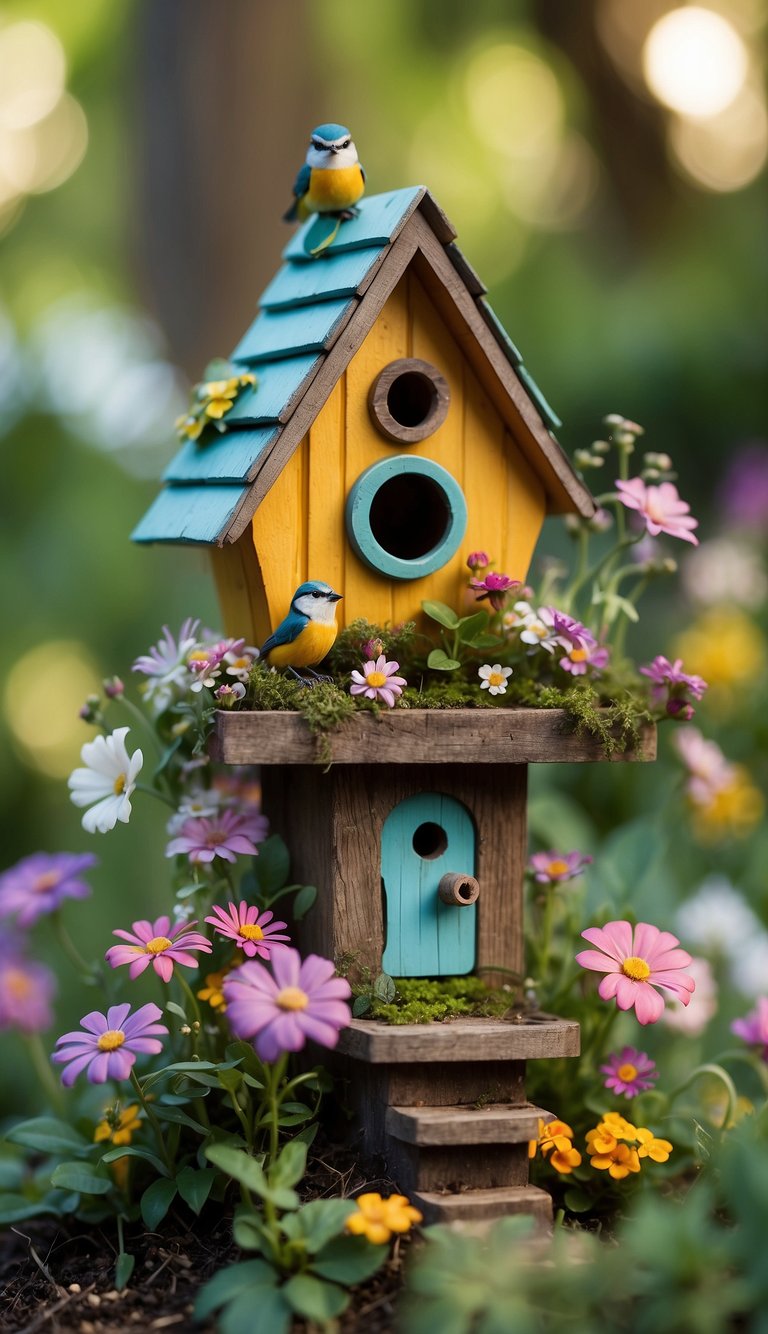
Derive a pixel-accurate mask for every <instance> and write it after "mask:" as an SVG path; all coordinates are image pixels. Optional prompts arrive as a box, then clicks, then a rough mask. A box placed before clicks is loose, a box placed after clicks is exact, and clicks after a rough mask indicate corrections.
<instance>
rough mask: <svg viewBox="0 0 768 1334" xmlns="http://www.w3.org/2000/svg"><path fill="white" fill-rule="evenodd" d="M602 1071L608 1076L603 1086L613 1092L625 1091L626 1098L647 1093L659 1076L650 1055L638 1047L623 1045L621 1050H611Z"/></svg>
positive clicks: (601, 1068)
mask: <svg viewBox="0 0 768 1334" xmlns="http://www.w3.org/2000/svg"><path fill="white" fill-rule="evenodd" d="M600 1072H601V1074H604V1075H607V1076H608V1078H607V1079H606V1080H604V1083H603V1087H604V1088H607V1089H610V1090H611V1092H613V1093H623V1094H624V1097H625V1098H636V1097H637V1095H638V1093H645V1091H646V1090H647V1089H650V1088H653V1081H654V1079H658V1077H659V1072H658V1070H657V1069H656V1065H655V1063H654V1062H653V1061H652V1060H651V1058H650V1056H646V1054H645V1052H644V1051H638V1050H637V1048H636V1047H622V1049H621V1051H614V1052H611V1055H610V1056H609V1057H608V1063H607V1065H601V1066H600Z"/></svg>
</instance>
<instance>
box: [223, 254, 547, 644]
mask: <svg viewBox="0 0 768 1334" xmlns="http://www.w3.org/2000/svg"><path fill="white" fill-rule="evenodd" d="M398 357H421V358H423V359H424V360H425V361H429V362H432V363H433V364H434V365H435V366H436V367H437V368H438V370H440V371H441V372H442V374H443V375H444V376H445V378H446V379H447V381H448V384H449V385H450V390H451V405H450V408H449V410H448V416H447V418H446V420H445V422H444V423H443V425H442V426H440V427H439V428H438V430H437V431H436V432H435V433H434V434H433V435H432V436H430V437H429V438H428V439H427V440H424V441H421V442H420V443H419V444H415V445H408V446H404V445H400V444H390V443H388V442H387V441H386V440H385V439H384V437H383V436H382V435H380V434H379V432H378V431H377V430H376V428H375V427H374V425H373V422H372V421H371V418H370V416H369V413H368V391H369V389H370V386H371V383H372V381H373V380H374V378H375V376H376V375H377V374H378V372H379V371H381V370H382V369H383V367H384V366H386V365H388V363H389V362H390V361H394V360H396V359H397V358H398ZM393 451H394V452H395V453H414V454H417V455H420V456H421V457H424V458H429V459H432V460H434V461H435V462H436V463H439V464H441V465H442V466H443V467H444V468H447V469H448V470H449V472H450V473H451V474H452V475H453V476H454V477H455V478H456V480H457V481H458V482H459V484H460V486H461V487H462V490H463V491H464V494H465V496H466V500H467V507H468V510H469V521H468V526H467V533H466V537H465V540H464V542H463V543H462V546H461V548H460V550H459V551H458V552H457V553H456V555H455V556H454V557H453V558H452V560H451V561H450V562H449V563H448V564H447V565H446V566H444V567H443V569H441V570H438V571H437V572H436V573H435V574H433V575H429V576H427V577H425V578H422V579H418V580H414V581H413V582H400V581H396V580H390V579H387V578H385V577H383V576H381V575H379V574H377V573H376V572H375V571H374V570H371V569H369V568H368V566H366V565H365V564H364V563H363V562H362V561H361V560H359V559H358V557H357V556H356V555H355V553H354V552H353V551H352V549H351V547H350V545H349V542H348V540H347V536H346V532H345V529H344V504H345V501H346V497H347V494H348V492H349V489H350V487H351V486H352V484H353V483H354V482H355V481H356V480H357V478H358V477H359V476H360V474H361V473H362V472H363V471H364V469H366V468H367V467H369V466H370V464H372V463H375V462H377V461H378V460H379V459H383V458H387V457H391V456H392V453H393ZM544 514H545V498H544V492H543V488H542V486H541V483H540V482H539V481H538V479H537V478H536V477H535V475H534V473H533V471H532V469H531V467H530V465H529V464H528V463H527V462H526V460H525V459H524V457H523V455H522V454H521V452H520V450H519V449H518V447H517V445H516V444H515V442H514V439H513V438H512V436H511V435H510V433H509V431H508V430H507V429H506V428H505V425H504V423H503V421H502V419H501V417H500V415H499V413H498V412H497V410H496V408H495V407H494V406H493V405H492V404H491V402H490V399H489V398H488V396H487V394H486V393H485V391H484V390H483V389H482V388H481V386H480V383H479V381H478V379H477V377H476V376H475V374H474V373H473V371H472V369H471V368H470V366H469V365H468V363H467V362H466V359H465V358H464V356H463V354H462V353H461V351H460V349H459V346H458V343H457V342H456V341H455V339H454V337H453V335H452V334H451V333H449V331H448V330H447V328H446V327H445V324H444V322H443V320H442V319H441V317H440V315H439V314H438V312H437V310H436V308H435V306H434V304H433V302H432V300H431V298H430V296H429V293H428V291H427V290H426V288H425V287H424V285H423V284H422V283H421V282H420V281H419V279H418V278H417V277H416V276H415V275H414V274H413V272H409V273H407V274H405V275H404V276H403V278H402V279H401V281H400V283H399V284H398V286H397V288H396V289H395V291H394V292H393V293H392V295H391V297H390V298H389V300H388V301H387V303H386V305H385V306H384V309H383V310H382V312H381V315H380V316H379V318H378V320H377V321H376V323H375V325H374V327H373V328H372V330H371V331H370V333H369V334H368V336H367V338H366V339H365V342H364V343H363V345H362V347H361V348H360V349H359V351H358V352H357V353H356V355H355V356H354V357H353V358H352V360H351V361H350V363H349V366H348V368H347V371H346V373H345V374H344V375H343V376H342V377H341V379H340V380H339V382H338V384H337V385H336V387H335V388H334V390H333V392H332V393H331V395H330V397H329V399H328V401H327V402H326V404H325V406H324V407H323V409H322V411H321V412H320V413H319V414H318V417H317V419H316V421H315V423H314V425H313V426H312V427H311V429H310V431H309V434H308V436H307V437H306V438H305V439H304V440H303V441H302V444H301V446H300V447H299V449H298V450H297V451H296V453H295V454H294V455H293V457H292V458H291V460H290V461H289V463H288V464H287V466H286V467H285V469H284V470H283V472H282V473H281V475H280V477H279V478H278V480H277V481H276V482H275V484H274V486H273V487H272V488H271V490H270V491H269V493H268V494H267V496H266V497H265V499H264V501H263V502H262V504H261V506H260V507H259V509H258V510H257V511H256V514H255V515H254V518H253V522H252V528H251V532H250V533H247V534H246V535H245V536H244V537H243V538H241V540H240V542H239V543H238V544H237V545H238V546H241V547H242V550H243V556H242V561H241V568H242V569H243V570H245V572H246V578H247V580H248V582H249V583H253V582H254V581H255V583H256V585H259V584H260V583H261V579H263V587H264V590H265V591H264V595H263V596H261V595H259V590H258V588H256V589H251V591H250V593H249V605H250V607H251V612H252V615H253V616H254V618H255V620H254V622H252V623H251V624H249V625H248V626H246V625H245V624H244V623H243V621H242V620H239V621H238V623H237V624H235V623H234V622H232V621H230V620H229V619H228V620H227V625H226V628H227V631H228V632H229V633H234V632H237V633H239V634H250V635H252V636H253V637H254V638H255V640H256V642H257V643H260V642H262V641H263V640H264V638H266V636H267V634H268V633H269V631H270V629H271V628H272V627H273V626H274V625H276V624H277V623H278V621H279V620H281V618H282V617H283V616H284V615H285V613H286V611H287V610H288V606H289V603H290V599H291V595H292V593H293V590H294V589H295V588H296V586H297V585H298V584H300V583H301V582H302V581H303V580H305V579H325V580H327V582H328V583H330V584H331V585H332V586H333V587H334V588H336V589H337V590H338V591H339V592H340V593H343V595H344V601H343V603H341V604H340V606H339V613H338V615H339V622H340V624H347V623H348V622H349V621H352V620H354V619H355V618H356V617H359V616H365V617H366V618H367V619H368V620H371V621H379V622H384V621H393V622H396V621H402V620H409V619H411V618H413V617H415V616H416V615H417V614H418V612H419V608H420V603H421V601H422V599H423V598H426V597H430V598H438V599H440V600H441V601H444V602H448V603H451V604H456V603H457V602H458V601H460V599H461V597H462V589H463V587H464V584H465V580H466V574H467V571H466V566H465V564H464V562H465V559H466V555H467V552H469V551H471V550H473V549H478V548H484V549H485V550H487V551H489V552H490V553H491V555H492V556H493V557H494V558H495V561H496V568H497V569H499V570H503V571H504V572H505V573H507V574H511V575H513V576H514V577H515V578H518V579H524V578H525V575H526V573H527V570H528V566H529V564H530V560H531V556H532V554H533V549H534V546H535V544H536V540H537V538H538V535H539V532H540V529H541V525H542V522H543V520H544ZM254 548H255V552H256V557H257V558H256V560H254V555H253V549H254ZM226 559H227V558H222V557H221V556H220V554H219V553H217V554H216V555H215V556H214V566H215V567H218V569H219V570H221V569H222V568H223V567H224V565H225V564H226ZM233 564H236V562H233ZM259 566H260V567H261V575H259ZM218 582H219V588H220V592H221V590H222V586H223V585H224V584H226V582H227V576H226V574H224V575H223V576H220V577H219V579H218ZM224 602H225V610H224V614H225V617H228V616H229V611H228V607H229V605H230V604H232V607H233V613H232V614H234V612H235V609H236V607H237V608H242V610H238V612H237V614H238V615H239V616H240V615H243V614H245V608H246V603H245V600H244V598H243V595H242V591H241V595H240V601H239V603H237V600H235V601H234V602H233V599H232V597H231V596H229V595H228V596H225V597H224Z"/></svg>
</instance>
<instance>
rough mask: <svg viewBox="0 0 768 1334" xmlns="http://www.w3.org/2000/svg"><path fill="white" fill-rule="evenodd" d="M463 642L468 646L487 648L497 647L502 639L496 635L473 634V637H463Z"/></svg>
mask: <svg viewBox="0 0 768 1334" xmlns="http://www.w3.org/2000/svg"><path fill="white" fill-rule="evenodd" d="M464 643H465V644H466V645H467V647H468V648H476V649H487V648H498V647H499V645H500V644H503V643H504V640H503V639H499V637H498V635H475V637H474V639H465V640H464Z"/></svg>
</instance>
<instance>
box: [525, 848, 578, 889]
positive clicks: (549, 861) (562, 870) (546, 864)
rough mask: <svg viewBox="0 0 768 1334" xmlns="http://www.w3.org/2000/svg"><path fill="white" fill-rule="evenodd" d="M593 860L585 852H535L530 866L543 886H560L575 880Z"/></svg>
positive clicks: (535, 877)
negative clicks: (567, 881)
mask: <svg viewBox="0 0 768 1334" xmlns="http://www.w3.org/2000/svg"><path fill="white" fill-rule="evenodd" d="M592 860H593V858H592V857H590V856H589V855H588V854H587V853H584V852H534V854H533V856H532V857H531V860H530V862H529V863H528V865H529V866H530V868H531V870H532V871H533V874H534V879H535V880H538V882H539V884H541V885H560V884H564V883H565V881H566V880H575V879H576V876H577V875H581V873H582V871H583V870H584V868H585V866H589V865H590V863H591V862H592Z"/></svg>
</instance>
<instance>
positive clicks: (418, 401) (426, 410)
mask: <svg viewBox="0 0 768 1334" xmlns="http://www.w3.org/2000/svg"><path fill="white" fill-rule="evenodd" d="M436 402H437V389H436V387H435V385H434V383H433V381H432V380H429V379H428V378H427V376H426V375H422V374H421V373H420V372H419V371H406V372H405V374H404V375H398V376H397V379H395V380H393V381H392V383H391V385H390V386H389V392H388V394H387V407H388V408H389V411H390V412H391V414H392V416H393V417H394V419H395V421H396V422H399V424H400V425H401V426H421V424H422V422H425V421H426V420H427V417H428V416H429V414H430V412H432V410H433V408H434V406H435V403H436Z"/></svg>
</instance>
